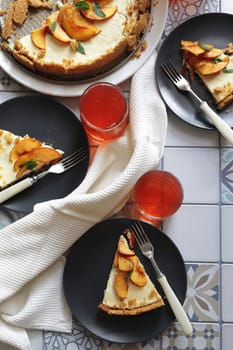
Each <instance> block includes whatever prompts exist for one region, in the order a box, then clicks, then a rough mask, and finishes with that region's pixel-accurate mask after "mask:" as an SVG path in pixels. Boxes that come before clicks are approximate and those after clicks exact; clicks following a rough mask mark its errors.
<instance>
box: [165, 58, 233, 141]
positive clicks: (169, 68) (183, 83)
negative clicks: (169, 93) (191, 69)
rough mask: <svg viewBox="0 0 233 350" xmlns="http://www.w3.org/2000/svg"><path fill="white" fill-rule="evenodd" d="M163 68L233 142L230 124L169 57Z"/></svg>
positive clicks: (177, 85) (224, 135) (175, 83)
mask: <svg viewBox="0 0 233 350" xmlns="http://www.w3.org/2000/svg"><path fill="white" fill-rule="evenodd" d="M162 68H163V70H164V72H165V73H166V74H167V76H168V78H169V79H170V80H171V81H172V82H173V84H174V85H175V86H176V87H177V88H178V89H179V90H181V91H185V92H187V93H190V94H191V95H192V96H193V97H194V99H195V100H196V102H197V103H198V105H199V107H200V109H201V110H202V111H203V112H204V113H205V114H206V115H207V116H208V117H209V119H210V121H211V122H212V123H213V125H215V127H216V129H218V131H219V132H220V134H221V135H222V136H223V137H224V138H225V139H226V140H227V141H228V142H229V143H230V144H233V130H232V129H231V128H230V126H229V125H228V124H227V123H226V122H224V120H223V119H222V118H220V116H219V115H218V114H217V113H215V112H214V110H213V109H212V108H210V106H209V105H208V103H207V102H206V101H203V100H202V99H200V97H199V96H197V94H196V93H195V92H194V91H193V90H192V88H191V86H190V84H189V82H188V80H186V79H185V78H184V76H183V75H182V74H180V73H178V72H177V70H176V68H175V67H174V65H173V63H172V62H171V61H170V60H169V59H168V60H167V61H166V62H165V63H164V64H163V65H162Z"/></svg>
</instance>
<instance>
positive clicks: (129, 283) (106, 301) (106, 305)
mask: <svg viewBox="0 0 233 350" xmlns="http://www.w3.org/2000/svg"><path fill="white" fill-rule="evenodd" d="M134 242H135V240H134V236H133V234H132V233H131V232H130V231H129V230H126V231H125V233H124V234H122V235H120V237H119V240H118V244H117V249H116V252H115V256H114V261H113V264H112V268H111V271H110V274H109V277H108V281H107V285H106V289H105V291H104V297H103V300H102V302H101V304H100V305H99V308H100V309H101V310H103V311H105V312H107V313H108V314H109V315H122V316H130V315H139V314H141V313H144V312H147V311H150V310H154V309H157V308H159V307H161V306H163V305H164V301H163V299H162V297H161V295H160V294H159V292H158V290H157V289H156V287H155V285H154V283H153V282H152V281H151V279H150V277H149V275H148V274H147V273H146V271H145V268H144V266H143V264H142V263H141V261H140V259H139V257H138V256H137V255H136V253H135V251H134Z"/></svg>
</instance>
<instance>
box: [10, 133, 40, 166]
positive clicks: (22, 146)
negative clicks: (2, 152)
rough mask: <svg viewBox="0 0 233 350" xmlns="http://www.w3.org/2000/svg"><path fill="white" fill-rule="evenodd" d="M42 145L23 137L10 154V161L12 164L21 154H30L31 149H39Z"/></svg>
mask: <svg viewBox="0 0 233 350" xmlns="http://www.w3.org/2000/svg"><path fill="white" fill-rule="evenodd" d="M41 145H42V143H41V142H40V141H38V140H36V139H32V138H30V137H25V138H24V139H22V140H20V141H19V142H17V143H16V144H15V146H14V147H13V148H12V150H11V152H10V161H11V162H14V161H15V160H16V159H17V158H19V157H20V156H21V155H22V154H24V153H27V152H31V151H32V150H33V149H36V148H38V147H40V146H41Z"/></svg>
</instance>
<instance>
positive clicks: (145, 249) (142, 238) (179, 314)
mask: <svg viewBox="0 0 233 350" xmlns="http://www.w3.org/2000/svg"><path fill="white" fill-rule="evenodd" d="M130 228H131V230H132V232H133V233H134V236H135V239H136V242H137V244H138V246H139V248H140V250H141V252H142V254H143V255H145V256H146V257H147V258H148V259H149V260H150V262H151V264H152V266H153V268H154V270H155V273H156V276H157V279H158V281H159V283H160V285H161V287H162V288H163V291H164V293H165V295H166V297H167V300H168V302H169V304H170V306H171V309H172V311H173V313H174V315H175V316H176V319H177V321H178V322H179V323H180V325H181V327H182V329H183V331H184V333H185V334H186V335H191V334H192V331H193V328H192V325H191V323H190V321H189V319H188V317H187V315H186V313H185V311H184V309H183V307H182V305H181V303H180V301H179V300H178V298H177V296H176V295H175V293H174V291H173V289H172V288H171V286H170V284H169V283H168V281H167V278H166V276H165V275H164V273H163V272H162V271H161V270H160V268H159V266H158V264H157V263H156V261H155V259H154V247H153V245H152V243H151V242H150V240H149V238H148V237H147V235H146V232H145V230H144V229H143V227H142V225H141V223H140V222H136V223H134V224H133V225H131V226H130Z"/></svg>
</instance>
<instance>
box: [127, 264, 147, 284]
mask: <svg viewBox="0 0 233 350" xmlns="http://www.w3.org/2000/svg"><path fill="white" fill-rule="evenodd" d="M133 266H134V267H133V271H132V273H131V274H130V281H131V282H132V283H134V284H135V285H136V286H138V287H144V286H145V285H146V284H147V277H146V274H145V270H144V269H143V267H142V266H141V265H140V263H139V260H138V259H137V262H136V263H135V264H134V265H133Z"/></svg>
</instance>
